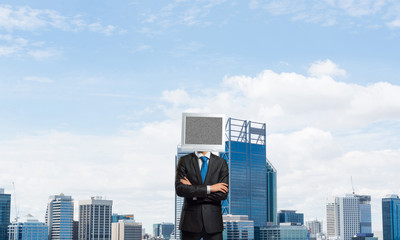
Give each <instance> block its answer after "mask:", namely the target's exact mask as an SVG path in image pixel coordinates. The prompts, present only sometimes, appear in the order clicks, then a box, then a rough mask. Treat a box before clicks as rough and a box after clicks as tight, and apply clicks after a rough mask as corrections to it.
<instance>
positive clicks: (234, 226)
mask: <svg viewBox="0 0 400 240" xmlns="http://www.w3.org/2000/svg"><path fill="white" fill-rule="evenodd" d="M222 217H223V221H224V232H223V235H224V239H225V240H243V239H247V240H253V239H254V221H252V220H249V217H248V216H241V215H231V214H227V215H223V216H222Z"/></svg>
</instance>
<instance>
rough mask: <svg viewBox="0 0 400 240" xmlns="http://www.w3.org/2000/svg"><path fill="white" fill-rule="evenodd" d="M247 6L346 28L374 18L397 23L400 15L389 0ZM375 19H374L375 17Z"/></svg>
mask: <svg viewBox="0 0 400 240" xmlns="http://www.w3.org/2000/svg"><path fill="white" fill-rule="evenodd" d="M249 8H250V9H253V10H255V9H263V10H264V11H266V12H267V13H269V14H271V15H276V16H280V15H288V16H290V18H291V20H293V21H305V22H312V23H318V24H321V25H322V26H333V25H337V24H339V23H343V24H344V25H345V26H346V27H349V25H350V24H352V23H354V21H358V20H360V19H363V20H364V19H368V18H377V19H378V22H380V23H379V25H381V26H384V25H388V26H389V27H396V26H397V19H398V18H399V17H400V14H399V11H398V10H399V9H400V4H399V3H398V2H396V1H390V0H377V1H376V0H361V1H347V0H335V1H331V0H325V1H317V0H314V1H294V0H272V1H258V0H252V1H251V2H250V3H249ZM375 21H376V20H375ZM360 25H361V26H364V27H370V23H369V21H364V22H360Z"/></svg>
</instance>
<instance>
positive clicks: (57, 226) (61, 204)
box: [45, 193, 74, 240]
mask: <svg viewBox="0 0 400 240" xmlns="http://www.w3.org/2000/svg"><path fill="white" fill-rule="evenodd" d="M45 219H46V225H47V226H48V227H49V240H56V239H57V240H58V239H66V240H71V239H72V236H73V232H72V229H73V221H74V202H73V200H72V197H71V196H65V195H64V194H62V193H61V194H60V195H53V196H50V197H49V202H48V203H47V210H46V217H45Z"/></svg>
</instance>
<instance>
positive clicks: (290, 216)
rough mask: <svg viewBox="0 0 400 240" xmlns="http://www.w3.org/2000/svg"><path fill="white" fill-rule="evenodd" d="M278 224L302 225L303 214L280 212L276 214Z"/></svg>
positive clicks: (292, 211) (293, 211) (290, 211)
mask: <svg viewBox="0 0 400 240" xmlns="http://www.w3.org/2000/svg"><path fill="white" fill-rule="evenodd" d="M278 223H293V224H295V225H304V214H303V213H296V211H295V210H281V211H279V213H278Z"/></svg>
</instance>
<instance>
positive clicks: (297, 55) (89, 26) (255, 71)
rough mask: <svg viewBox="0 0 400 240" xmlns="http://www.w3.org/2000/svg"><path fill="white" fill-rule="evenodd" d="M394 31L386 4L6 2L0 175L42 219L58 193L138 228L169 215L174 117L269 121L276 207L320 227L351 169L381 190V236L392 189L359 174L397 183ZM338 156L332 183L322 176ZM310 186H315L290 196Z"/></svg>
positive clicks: (397, 15) (367, 187)
mask: <svg viewBox="0 0 400 240" xmlns="http://www.w3.org/2000/svg"><path fill="white" fill-rule="evenodd" d="M399 38H400V3H398V2H396V1H390V0H379V1H372V0H363V1H344V0H337V1H335V0H325V1H257V0H252V1H224V0H209V1H202V0H196V1H185V0H179V1H178V0H176V1H118V2H110V1H85V2H82V1H33V2H32V1H18V0H16V1H3V2H2V4H0V106H1V107H0V132H1V134H0V148H1V152H2V153H0V161H1V162H2V165H3V166H5V167H4V168H3V167H2V168H1V169H0V180H1V182H2V185H4V187H5V188H6V190H8V191H10V189H11V182H12V181H15V182H16V183H17V186H18V189H19V190H18V193H19V195H20V198H19V199H21V201H22V200H23V199H36V200H35V202H32V203H33V204H36V206H29V205H23V204H22V203H21V206H20V212H24V213H26V214H27V213H28V211H29V212H32V214H33V215H39V216H38V217H40V218H42V216H44V209H45V202H46V199H47V196H48V195H51V194H56V193H58V192H61V191H63V192H65V193H66V194H71V195H73V197H74V198H75V200H79V199H85V198H88V197H89V196H92V195H96V194H103V195H107V196H109V197H110V198H112V199H114V201H115V203H114V208H115V210H116V211H121V212H133V213H135V214H136V216H137V220H138V221H143V223H144V225H145V226H146V228H150V226H151V224H152V223H154V222H157V221H173V209H172V208H173V207H172V206H173V186H172V181H173V171H174V169H173V168H174V163H173V158H174V157H173V155H174V153H175V151H176V145H177V144H178V143H179V136H180V127H179V126H180V117H181V113H182V111H200V112H222V113H225V114H227V115H228V116H232V117H236V118H242V119H249V120H254V121H260V122H266V123H267V126H268V129H269V144H268V154H269V158H270V160H271V162H272V163H273V164H274V165H276V167H277V168H278V170H279V178H278V184H279V191H278V194H279V195H278V199H279V203H278V207H279V208H295V209H297V210H299V211H302V212H304V213H305V214H306V218H309V219H312V218H315V217H318V218H320V219H323V218H324V214H325V212H324V211H325V210H324V204H325V202H324V201H325V198H327V197H329V196H328V195H329V194H331V193H334V194H337V195H344V194H345V193H346V192H349V191H350V190H351V189H350V187H349V186H348V185H349V179H350V175H353V179H354V181H355V183H356V184H357V183H358V184H359V185H358V187H359V188H360V192H361V193H363V194H371V195H373V197H375V198H374V203H373V204H374V205H373V208H374V209H373V212H374V215H373V218H374V222H373V228H374V229H377V230H379V228H380V224H381V223H380V218H379V217H380V215H379V214H380V213H379V211H380V209H379V201H380V198H381V197H382V196H383V195H384V194H389V193H399V189H400V185H399V184H395V183H391V184H388V181H390V182H392V180H382V181H378V183H376V182H374V183H372V182H371V179H369V178H367V177H365V176H363V174H362V173H363V172H364V171H365V173H366V174H364V175H368V174H370V173H371V172H374V171H376V164H377V163H379V166H380V167H381V168H382V173H380V174H378V175H377V176H374V179H375V180H376V179H379V178H380V177H383V176H392V175H393V177H395V176H396V174H395V173H394V172H391V171H393V169H396V167H398V164H397V162H396V161H395V160H393V159H396V158H397V157H398V156H400V153H399V152H400V150H399V147H398V146H399V143H400V138H399V133H400V124H399V120H400V98H399V97H398V96H400V90H399V88H400V86H399V85H400V80H399V75H400V70H399V67H398V65H399V60H400V57H399V53H400V45H399V44H398V43H399ZM305 143H309V144H311V145H312V146H310V145H307V144H306V145H303V144H305ZM315 143H319V144H315ZM161 145H162V146H161ZM299 146H304V149H300V148H299ZM314 153H315V154H314ZM154 159H157V160H154ZM310 159H311V160H310ZM359 159H364V160H359ZM390 159H392V160H390ZM153 161H155V163H154V162H153ZM307 161H310V162H308V163H309V164H310V165H313V167H310V168H309V169H306V170H307V171H304V172H297V171H298V170H296V166H304V164H306V163H307ZM341 162H343V163H344V164H343V165H344V166H346V167H345V169H346V171H343V172H342V173H341V174H339V173H335V174H333V173H329V174H328V173H327V172H326V171H325V170H326V169H330V168H331V167H332V166H336V165H335V164H339V163H341ZM39 163H40V164H39ZM110 163H112V165H113V166H115V169H113V168H110V166H109V164H110ZM283 163H292V165H290V164H289V165H290V166H292V167H287V166H288V165H287V164H283ZM18 166H26V167H22V168H19V167H18ZM44 166H51V167H50V168H46V169H43V168H44ZM154 166H156V167H154ZM339 166H340V165H337V167H338V169H341V168H343V166H341V167H339ZM369 167H371V168H373V169H375V170H373V169H370V168H369ZM64 168H67V169H69V171H70V172H68V171H63V170H65V169H64ZM129 168H132V169H131V170H129ZM133 168H134V169H133ZM6 169H11V171H9V170H6ZM77 169H81V170H82V169H85V171H83V170H82V172H81V170H77ZM165 169H169V170H170V173H165V172H164V170H165ZM360 169H362V171H360ZM120 171H122V172H123V173H124V174H121V172H120ZM328 172H329V171H328ZM57 173H58V175H57ZM297 174H298V175H297ZM310 174H311V175H310ZM381 174H382V175H381ZM391 174H392V175H391ZM21 175H22V176H21ZM121 175H124V177H120V176H121ZM314 175H316V176H314ZM18 176H19V177H18ZM28 176H30V177H28ZM99 176H100V177H102V178H103V179H105V180H104V182H103V185H102V186H98V185H97V184H98V182H96V181H94V180H92V179H93V178H99ZM139 176H141V177H142V178H144V179H152V180H151V181H149V182H148V183H146V181H141V180H140V179H138V177H139ZM154 176H162V177H159V178H156V179H155V178H154ZM313 176H314V177H313ZM55 177H58V178H60V180H59V181H55V180H54V178H55ZM336 178H339V179H336ZM73 179H82V180H83V181H84V180H86V181H87V182H86V183H85V184H81V183H80V182H79V181H78V180H73ZM293 179H294V180H296V181H300V182H304V185H296V184H294V185H293V189H292V188H291V187H288V186H287V185H285V184H290V180H293ZM333 179H335V180H333ZM357 179H359V180H357ZM168 181H169V182H170V183H171V184H166V183H168ZM332 181H336V182H339V183H341V184H342V185H340V186H339V185H330V184H331V183H332ZM393 181H394V180H393ZM132 182H135V183H132ZM292 182H293V181H292ZM315 182H318V186H320V187H321V191H320V192H318V193H316V192H315V191H314V192H313V191H311V190H304V191H300V192H299V190H298V189H299V188H300V189H301V188H303V189H304V188H307V187H306V186H308V185H307V184H306V183H309V184H315ZM116 184H119V185H120V188H115V185H116ZM148 184H152V185H151V187H149V186H148ZM299 184H300V183H299ZM77 185H79V186H77ZM32 186H41V187H40V190H37V189H36V187H35V188H33V187H32ZM326 186H331V187H332V189H334V190H333V191H332V192H324V190H323V189H324V188H326ZM150 189H156V190H154V191H151V190H150ZM127 192H129V193H130V194H127ZM305 194H307V196H310V195H311V197H310V198H309V199H308V198H307V199H304V198H302V197H301V196H304V195H305ZM137 195H142V196H141V197H137ZM143 196H146V197H143ZM160 199H162V200H160ZM143 201H150V203H151V204H153V205H157V206H160V209H157V208H146V206H144V205H141V204H142V203H141V202H143ZM43 204H44V205H43ZM315 205H319V206H320V207H318V208H315V207H314V206H315Z"/></svg>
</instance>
